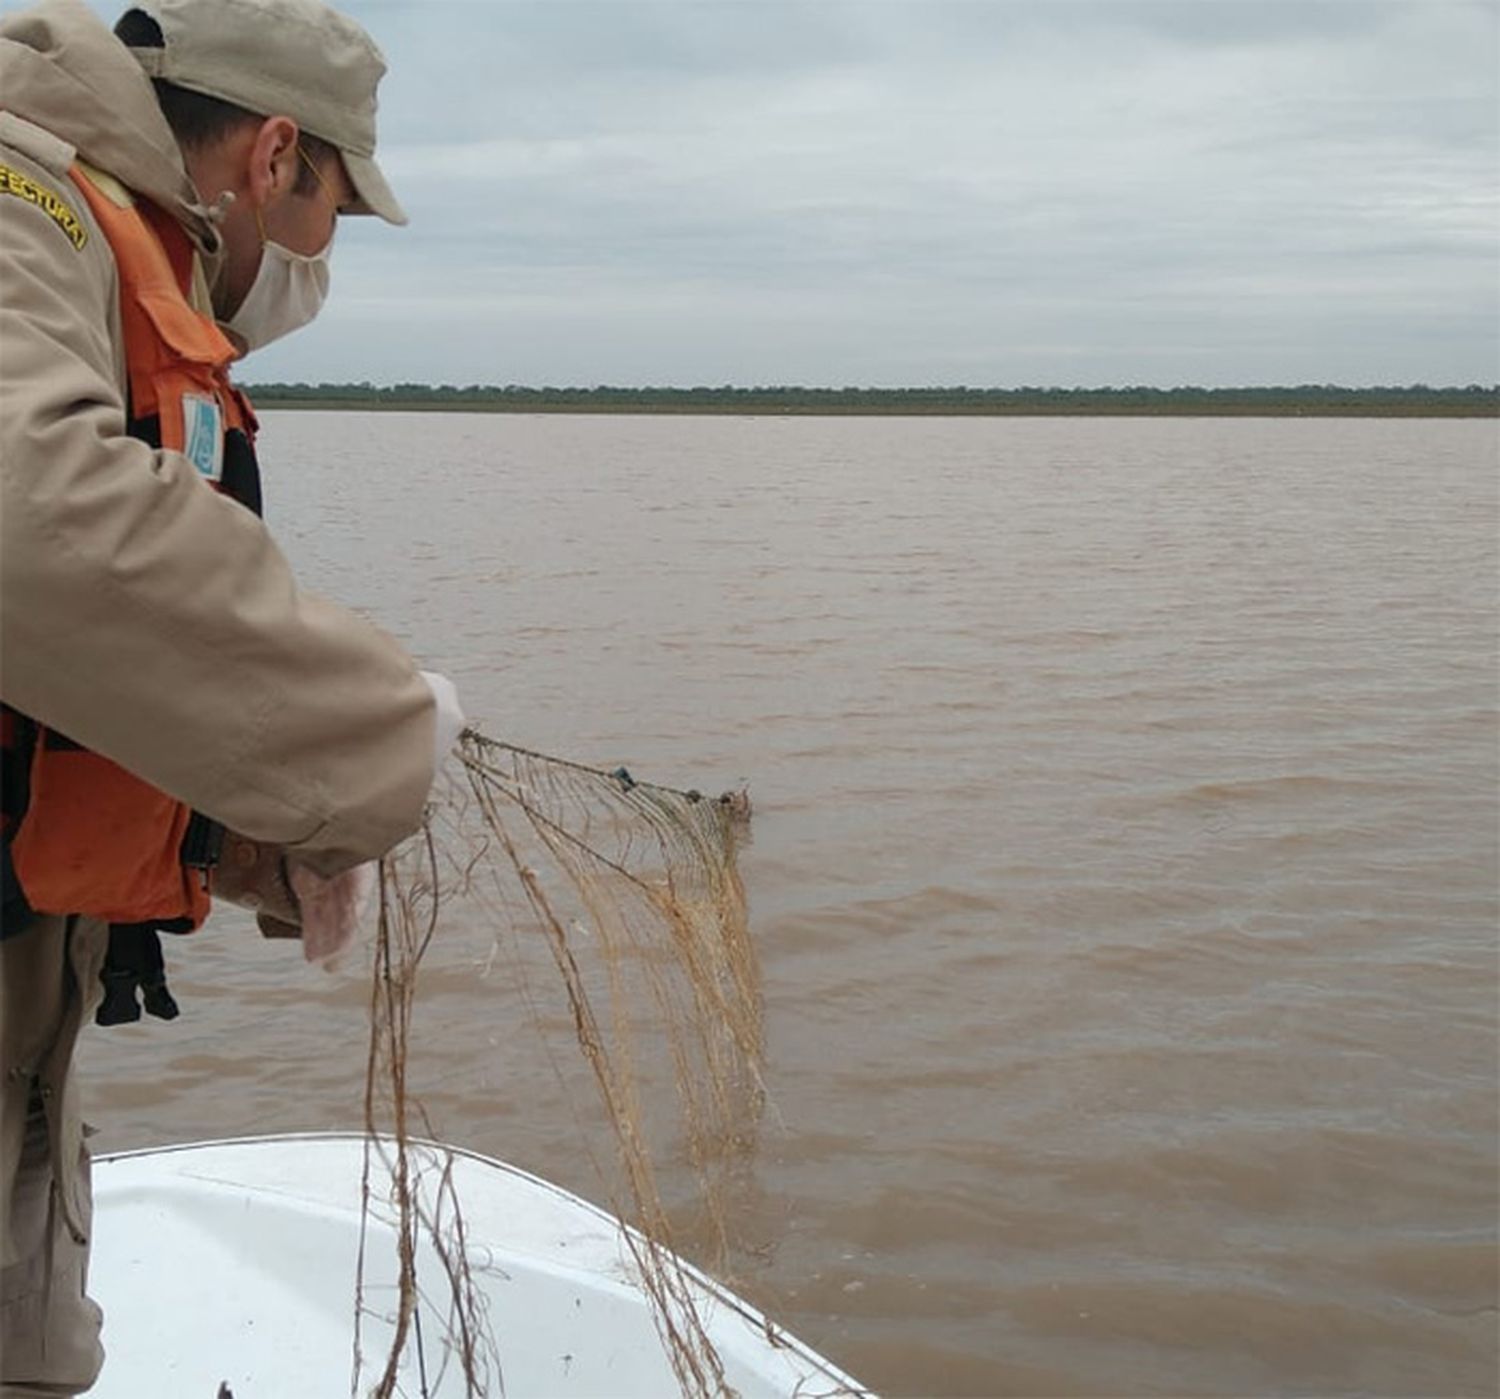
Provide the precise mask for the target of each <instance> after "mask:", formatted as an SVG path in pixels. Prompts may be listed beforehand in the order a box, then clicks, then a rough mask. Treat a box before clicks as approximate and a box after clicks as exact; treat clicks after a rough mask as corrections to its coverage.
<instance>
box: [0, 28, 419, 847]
mask: <svg viewBox="0 0 1500 1399" xmlns="http://www.w3.org/2000/svg"><path fill="white" fill-rule="evenodd" d="M0 109H3V110H0V492H3V493H0V698H3V699H4V701H5V702H6V703H7V704H10V705H12V706H14V707H15V708H16V709H19V710H21V711H22V712H23V713H25V714H28V715H30V716H32V717H33V718H35V719H37V720H39V721H40V722H42V723H43V724H46V725H47V726H49V727H51V728H54V729H57V730H59V731H60V732H62V733H64V734H66V735H67V736H68V737H70V738H72V739H74V740H75V741H77V742H79V743H82V744H84V745H85V746H86V747H89V748H92V749H94V750H95V751H97V752H99V753H102V754H104V755H105V756H107V757H109V758H112V759H114V760H115V761H116V762H118V763H120V764H121V765H122V766H123V767H125V768H128V769H129V770H130V771H132V772H134V773H136V774H137V775H138V776H140V777H142V778H144V779H146V780H147V781H148V782H150V783H152V784H153V785H155V786H157V787H159V788H161V789H162V790H163V791H165V792H168V793H170V794H171V795H172V796H174V797H176V798H178V799H179V800H181V801H184V802H186V803H188V804H189V805H191V806H192V807H194V808H196V809H197V810H199V811H201V812H203V813H205V814H206V815H208V816H210V817H212V818H214V819H215V820H218V821H220V822H222V823H223V824H224V825H226V826H229V827H231V828H233V829H235V830H238V831H242V832H244V833H245V834H246V835H248V836H251V837H253V838H255V839H258V840H261V841H266V842H270V843H274V844H279V845H285V846H287V847H289V848H291V850H292V851H293V852H294V853H295V854H296V855H297V856H298V857H299V858H300V859H302V860H304V861H305V862H306V863H308V864H310V865H311V866H312V867H313V868H315V869H317V870H319V871H320V872H322V873H324V874H331V873H335V872H337V871H338V870H340V869H342V868H346V867H348V866H350V865H352V864H355V863H357V862H359V861H362V860H368V859H371V858H373V857H375V856H378V855H380V854H382V853H383V852H385V851H386V850H387V849H388V848H389V847H390V846H391V845H393V844H394V843H395V842H396V841H398V840H400V839H401V838H403V837H404V836H406V835H407V834H409V833H410V832H411V831H412V830H413V829H414V828H415V827H416V825H417V823H418V821H419V819H420V812H421V808H422V804H423V802H424V800H425V798H426V795H427V792H428V790H429V786H430V782H431V777H432V747H433V725H434V711H433V702H432V698H431V694H430V691H429V690H428V688H427V686H426V684H425V682H424V681H423V680H422V679H421V677H420V676H419V675H418V674H417V672H416V669H415V667H414V665H413V662H412V661H411V660H410V658H409V657H408V656H407V655H406V654H405V653H404V652H403V651H402V649H401V648H400V647H399V646H398V645H397V644H396V643H395V642H394V641H392V640H391V639H390V638H389V637H387V636H385V635H384V634H383V633H381V632H380V631H378V630H377V629H376V628H374V627H373V626H371V625H369V624H368V623H366V622H364V621H362V620H361V619H360V618H358V617H356V616H354V615H353V614H352V613H350V612H348V611H346V610H345V609H343V608H341V607H337V606H335V605H333V604H332V603H329V602H327V601H325V600H323V599H321V598H319V597H315V596H313V595H312V594H310V593H307V592H304V591H303V590H302V589H301V588H299V587H298V586H297V583H296V580H295V579H294V578H293V577H292V574H291V572H290V570H289V568H288V566H287V563H286V560H285V559H284V558H283V556H282V554H281V553H280V551H279V550H278V549H277V547H276V545H275V544H274V543H273V542H272V540H271V537H270V535H269V534H268V533H267V532H266V529H265V526H264V525H263V524H262V523H261V522H260V521H259V520H257V519H255V518H254V517H253V516H252V515H251V513H250V512H249V511H247V510H245V509H243V508H242V507H241V506H239V505H237V504H235V503H234V502H233V501H231V500H228V499H227V498H225V497H223V496H220V495H219V494H218V493H217V492H216V491H214V490H212V489H211V488H209V487H207V486H206V485H205V483H204V482H203V481H202V480H201V479H200V478H199V477H198V474H197V472H196V471H195V470H194V469H193V467H192V465H191V464H190V463H189V462H188V461H187V460H186V459H185V458H184V457H182V456H180V455H178V454H176V453H173V452H170V451H158V450H153V449H152V448H150V447H149V446H146V445H145V444H143V443H141V442H139V441H136V440H134V439H132V438H130V437H128V436H126V433H125V414H126V410H125V400H124V393H125V375H124V357H123V350H122V341H121V330H120V313H119V307H118V305H117V298H118V286H117V282H116V275H115V268H114V262H113V259H112V257H111V254H110V249H109V245H108V244H107V243H106V242H105V239H104V237H103V235H102V234H101V233H100V232H99V229H98V227H97V226H96V225H95V223H94V222H93V219H92V217H91V215H90V212H89V209H88V207H87V205H86V204H85V203H84V201H83V199H82V198H81V197H80V195H79V192H78V190H77V188H76V186H74V185H73V183H72V182H71V181H70V180H69V179H68V178H67V173H66V172H67V169H68V167H69V165H70V163H71V162H72V161H73V159H74V157H75V153H76V155H77V156H78V157H80V158H82V159H84V160H86V161H87V162H88V163H89V164H90V165H91V166H93V167H95V168H96V169H99V170H102V171H104V172H106V173H108V174H110V175H113V176H114V177H115V178H116V179H117V180H119V181H120V183H122V184H123V185H125V186H126V187H127V188H129V189H130V190H133V191H135V192H136V194H137V195H138V196H145V197H147V198H150V199H151V200H153V201H155V202H156V203H157V204H159V205H161V206H162V207H163V208H165V209H167V210H168V211H170V212H171V213H172V214H173V215H174V216H175V217H176V218H177V219H178V220H179V221H180V222H181V223H182V225H183V227H184V228H186V229H187V231H188V233H189V234H190V236H191V237H192V238H193V240H194V242H195V244H196V245H197V246H198V248H199V250H200V253H201V255H202V256H203V259H204V262H205V266H206V270H207V272H208V273H209V275H210V276H211V275H212V272H213V269H214V264H215V260H216V255H217V253H218V243H219V240H218V237H217V234H216V233H215V232H214V229H213V226H212V224H211V222H210V221H209V219H208V218H207V215H206V211H205V210H204V208H203V207H202V206H201V204H200V202H199V197H198V193H197V192H196V191H195V190H194V188H193V186H192V183H191V182H190V181H189V179H188V177H187V174H186V172H185V170H184V168H183V163H182V159H181V156H180V154H179V152H178V148H177V145H176V143H175V141H174V140H173V137H172V134H171V131H170V130H169V128H168V127H167V125H166V123H165V121H164V120H163V118H162V116H161V113H160V110H159V108H158V107H157V104H156V100H155V95H154V93H153V91H152V88H151V85H150V82H149V80H148V79H147V78H146V77H145V75H144V74H143V73H142V71H141V69H140V67H139V66H138V65H137V63H136V62H135V60H134V59H133V58H132V57H131V55H130V53H129V50H127V49H126V48H125V47H124V46H123V45H122V44H120V43H119V42H118V41H117V40H116V39H115V38H114V36H113V35H112V34H111V33H110V32H109V30H108V29H106V28H105V27H104V26H103V25H102V24H101V23H100V22H99V21H98V20H97V19H96V18H95V17H94V16H93V14H92V12H91V11H90V10H89V9H88V8H87V7H86V6H85V5H84V4H83V3H81V0H46V3H44V4H41V5H39V6H38V7H37V8H35V9H32V10H29V11H25V12H22V13H19V14H14V15H10V16H7V17H6V18H4V19H3V20H0ZM209 194H210V197H211V196H212V192H209Z"/></svg>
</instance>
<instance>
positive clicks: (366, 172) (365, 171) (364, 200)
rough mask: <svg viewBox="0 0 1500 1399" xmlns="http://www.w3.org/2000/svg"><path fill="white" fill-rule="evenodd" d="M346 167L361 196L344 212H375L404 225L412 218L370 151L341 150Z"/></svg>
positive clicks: (388, 220) (356, 190)
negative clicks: (359, 152) (358, 153)
mask: <svg viewBox="0 0 1500 1399" xmlns="http://www.w3.org/2000/svg"><path fill="white" fill-rule="evenodd" d="M339 154H340V155H341V156H342V157H343V159H344V169H345V170H346V171H347V172H348V174H349V183H350V184H352V185H353V186H354V192H355V193H356V194H357V195H358V196H359V198H358V199H356V200H355V202H354V203H353V204H351V205H350V206H349V207H348V208H347V209H346V210H345V211H344V212H345V213H349V214H374V215H376V216H377V217H378V218H382V219H384V220H385V221H386V222H387V223H393V224H395V225H397V226H398V227H400V226H401V225H402V224H405V223H408V222H410V220H408V219H407V217H406V210H405V209H403V208H402V207H401V205H400V203H399V202H398V201H397V199H396V196H395V195H394V194H392V193H391V187H390V186H389V185H388V184H386V182H385V176H384V175H382V174H381V173H380V167H379V166H378V165H376V164H375V162H374V161H373V160H372V159H371V158H370V157H369V156H367V155H355V154H354V153H353V152H352V151H340V152H339Z"/></svg>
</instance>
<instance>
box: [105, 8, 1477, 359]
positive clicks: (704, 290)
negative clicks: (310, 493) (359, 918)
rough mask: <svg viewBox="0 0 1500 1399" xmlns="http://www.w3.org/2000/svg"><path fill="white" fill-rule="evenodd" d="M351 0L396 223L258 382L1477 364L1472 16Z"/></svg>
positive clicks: (349, 268) (343, 247) (349, 254)
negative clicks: (381, 66) (376, 88)
mask: <svg viewBox="0 0 1500 1399" xmlns="http://www.w3.org/2000/svg"><path fill="white" fill-rule="evenodd" d="M98 8H99V9H100V10H101V12H102V13H105V14H107V15H109V16H110V17H111V18H113V16H114V14H115V13H117V12H118V10H119V9H120V8H122V6H121V5H120V4H114V5H109V6H106V5H103V4H100V5H98ZM343 8H345V9H346V11H347V12H349V13H351V14H353V15H354V16H355V17H356V18H358V19H359V20H360V21H361V22H362V23H364V24H365V25H366V27H367V28H369V30H370V31H371V32H372V33H373V34H374V36H375V38H376V40H377V42H379V43H380V45H381V46H382V48H383V49H384V50H385V53H386V56H387V59H388V60H389V62H390V65H391V72H390V74H389V76H388V77H387V78H386V80H385V84H384V86H383V87H382V90H381V98H382V105H381V160H382V164H383V166H384V167H385V169H386V171H387V173H388V174H389V176H390V179H391V182H392V184H393V185H394V186H395V188H396V190H397V192H398V194H399V196H400V197H401V199H402V201H403V202H404V203H405V205H406V206H407V209H408V210H409V212H410V213H411V215H412V224H411V227H410V228H407V229H402V230H397V229H392V228H389V227H387V226H385V225H383V224H380V223H379V222H378V221H376V220H371V219H354V220H347V221H345V223H344V225H343V226H342V227H341V229H340V232H339V239H338V243H337V245H336V247H335V255H334V285H333V296H332V300H331V302H330V304H329V306H328V308H327V309H326V310H325V312H324V313H323V316H322V318H321V319H320V320H319V321H318V323H317V324H316V325H314V326H313V327H312V328H310V329H309V330H307V331H305V332H303V333H302V334H299V335H298V336H295V337H293V338H292V339H290V340H288V341H286V342H283V344H281V345H279V346H276V347H273V348H271V349H269V350H267V351H265V352H263V353H262V354H261V355H259V356H257V357H256V358H254V359H252V360H250V361H248V362H247V364H246V365H245V366H244V370H245V377H246V378H248V379H250V380H267V379H305V380H323V379H328V380H350V379H354V380H358V379H371V380H374V381H376V382H392V381H400V380H417V381H427V382H452V383H460V384H465V383H520V384H585V385H587V384H599V383H611V384H679V385H688V384H721V383H734V384H741V385H750V384H775V383H801V384H825V385H827V384H831V385H840V384H871V385H917V384H960V383H966V384H971V385H1000V386H1010V385H1020V384H1045V385H1052V384H1058V385H1074V384H1137V383H1143V384H1158V385H1171V384H1179V383H1202V384H1268V383H1301V382H1318V383H1322V382H1336V383H1344V384H1385V383H1401V384H1404V383H1413V382H1426V383H1431V384H1464V383H1469V382H1475V381H1479V382H1485V383H1493V382H1495V380H1496V378H1497V377H1500V363H1497V357H1500V351H1497V343H1500V4H1497V3H1495V0H1405V2H1404V3H1379V2H1376V0H1333V2H1332V3H1319V2H1318V0H1286V2H1285V3H1283V0H1252V2H1251V3H1239V0H1189V2H1188V3H1137V2H1136V0H1104V2H1102V3H1086V2H1085V0H1046V2H1045V3H1024V2H1023V0H968V3H947V0H915V3H903V0H816V2H815V3H804V2H803V0H748V2H747V3H735V2H734V0H663V2H661V3H657V2H656V0H650V2H649V3H648V2H647V0H602V2H591V0H532V2H529V3H509V0H415V2H414V3H407V2H406V0H345V4H344V5H343Z"/></svg>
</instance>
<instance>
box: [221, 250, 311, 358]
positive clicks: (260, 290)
mask: <svg viewBox="0 0 1500 1399" xmlns="http://www.w3.org/2000/svg"><path fill="white" fill-rule="evenodd" d="M332 249H333V234H332V233H330V234H329V235H328V242H327V243H325V244H324V245H323V247H322V249H321V250H320V251H318V252H316V253H313V254H312V256H311V257H305V256H303V255H302V254H301V253H294V252H293V251H292V250H291V249H290V248H286V247H283V246H282V245H281V244H280V243H272V242H270V241H269V240H267V241H266V242H264V243H263V244H261V250H260V266H259V267H258V268H257V269H256V272H255V280H254V281H253V282H251V284H250V290H249V291H247V292H246V293H245V299H244V300H243V301H242V302H240V309H239V310H238V311H236V312H235V313H234V315H232V316H231V317H230V318H229V320H228V321H227V322H226V324H227V325H228V327H229V329H230V330H232V331H233V332H234V333H235V334H236V335H237V336H239V338H240V339H241V340H243V341H244V342H245V347H246V352H247V353H248V352H249V351H250V350H259V349H260V348H261V347H262V346H265V345H269V344H270V343H271V342H272V341H273V340H279V339H281V337H282V336H283V335H290V334H291V333H292V332H293V331H294V330H301V328H302V327H303V326H305V325H306V324H307V323H308V322H309V321H311V320H312V319H313V317H314V316H316V315H317V314H318V312H319V311H320V310H322V307H323V302H324V300H325V299H326V298H327V296H328V281H329V272H328V255H329V253H330V252H331V251H332Z"/></svg>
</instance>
